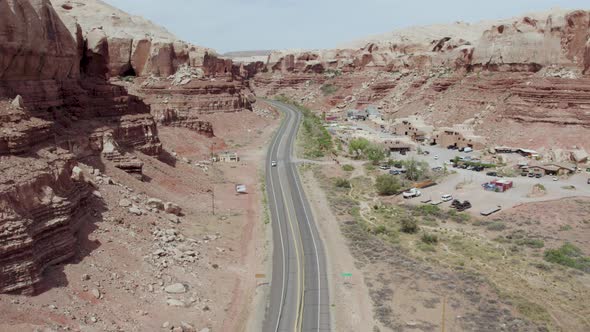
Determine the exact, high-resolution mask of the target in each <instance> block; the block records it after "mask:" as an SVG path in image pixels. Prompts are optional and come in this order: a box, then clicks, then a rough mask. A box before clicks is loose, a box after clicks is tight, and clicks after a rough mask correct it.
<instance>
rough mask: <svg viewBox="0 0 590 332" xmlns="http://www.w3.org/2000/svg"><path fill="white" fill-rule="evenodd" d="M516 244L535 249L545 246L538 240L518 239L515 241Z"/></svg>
mask: <svg viewBox="0 0 590 332" xmlns="http://www.w3.org/2000/svg"><path fill="white" fill-rule="evenodd" d="M516 244H518V245H521V246H527V247H531V248H537V249H538V248H543V247H544V246H545V242H543V240H539V239H518V240H516Z"/></svg>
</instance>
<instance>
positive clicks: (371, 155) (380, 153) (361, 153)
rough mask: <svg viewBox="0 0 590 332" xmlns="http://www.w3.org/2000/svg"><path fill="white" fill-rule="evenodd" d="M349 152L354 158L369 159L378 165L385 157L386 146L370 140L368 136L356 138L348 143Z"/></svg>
mask: <svg viewBox="0 0 590 332" xmlns="http://www.w3.org/2000/svg"><path fill="white" fill-rule="evenodd" d="M348 153H349V154H350V155H351V156H352V158H354V159H367V160H370V161H371V162H372V163H373V165H377V164H378V163H379V162H380V161H382V160H383V159H385V157H386V153H385V148H384V147H383V146H381V145H378V144H374V143H371V142H369V140H367V139H366V138H354V139H352V140H350V142H349V143H348Z"/></svg>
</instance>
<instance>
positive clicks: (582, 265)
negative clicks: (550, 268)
mask: <svg viewBox="0 0 590 332" xmlns="http://www.w3.org/2000/svg"><path fill="white" fill-rule="evenodd" d="M545 260H546V261H548V262H550V263H556V264H560V265H564V266H568V267H571V268H574V269H578V270H582V271H584V272H590V257H588V256H584V254H583V253H582V250H581V249H580V248H578V247H576V246H575V245H573V244H571V243H569V242H568V243H565V244H564V245H562V246H561V247H559V248H557V249H548V250H546V251H545Z"/></svg>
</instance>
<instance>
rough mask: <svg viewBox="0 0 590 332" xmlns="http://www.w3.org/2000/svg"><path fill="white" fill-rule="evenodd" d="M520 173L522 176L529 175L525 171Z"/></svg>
mask: <svg viewBox="0 0 590 332" xmlns="http://www.w3.org/2000/svg"><path fill="white" fill-rule="evenodd" d="M520 175H522V176H528V175H529V173H527V172H522V173H520Z"/></svg>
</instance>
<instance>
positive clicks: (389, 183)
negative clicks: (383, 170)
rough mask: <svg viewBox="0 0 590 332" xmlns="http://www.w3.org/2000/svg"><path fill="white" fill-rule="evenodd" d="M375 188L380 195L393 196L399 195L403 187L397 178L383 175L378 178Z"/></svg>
mask: <svg viewBox="0 0 590 332" xmlns="http://www.w3.org/2000/svg"><path fill="white" fill-rule="evenodd" d="M375 188H376V189H377V193H379V195H383V196H391V195H395V194H397V193H398V192H399V191H400V189H401V185H400V183H399V180H398V179H397V178H395V177H393V176H391V175H389V174H383V175H379V176H378V177H377V180H376V182H375Z"/></svg>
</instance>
